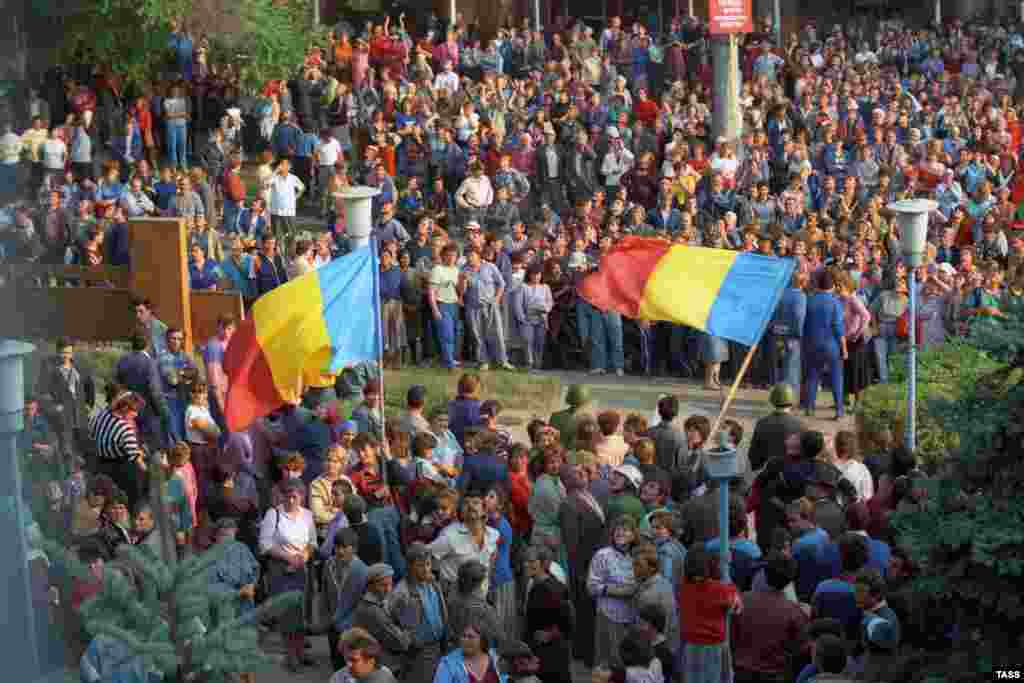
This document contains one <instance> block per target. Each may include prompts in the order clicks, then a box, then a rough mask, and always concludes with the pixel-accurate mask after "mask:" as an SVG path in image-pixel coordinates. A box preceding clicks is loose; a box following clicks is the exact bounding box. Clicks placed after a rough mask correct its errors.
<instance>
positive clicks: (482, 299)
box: [463, 261, 505, 308]
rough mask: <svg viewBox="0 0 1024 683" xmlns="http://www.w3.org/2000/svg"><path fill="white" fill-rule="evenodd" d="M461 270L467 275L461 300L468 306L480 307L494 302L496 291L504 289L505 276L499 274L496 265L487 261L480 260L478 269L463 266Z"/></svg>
mask: <svg viewBox="0 0 1024 683" xmlns="http://www.w3.org/2000/svg"><path fill="white" fill-rule="evenodd" d="M463 272H465V274H466V277H467V285H466V291H465V293H464V294H463V301H464V302H465V305H466V306H468V307H470V308H480V307H483V306H487V305H488V304H492V303H494V300H495V297H497V295H498V291H499V290H502V289H505V278H503V277H502V276H501V271H499V270H498V267H497V266H495V265H494V264H493V263H491V262H489V261H481V262H480V270H479V271H473V270H471V269H469V268H465V269H464V271H463Z"/></svg>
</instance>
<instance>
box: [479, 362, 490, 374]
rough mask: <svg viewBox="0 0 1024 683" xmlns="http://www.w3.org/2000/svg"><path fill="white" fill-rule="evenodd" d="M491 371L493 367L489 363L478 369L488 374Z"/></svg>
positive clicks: (482, 364) (481, 365)
mask: <svg viewBox="0 0 1024 683" xmlns="http://www.w3.org/2000/svg"><path fill="white" fill-rule="evenodd" d="M490 369H491V366H490V365H489V364H487V363H481V364H480V367H478V368H477V370H479V371H480V372H487V371H488V370H490Z"/></svg>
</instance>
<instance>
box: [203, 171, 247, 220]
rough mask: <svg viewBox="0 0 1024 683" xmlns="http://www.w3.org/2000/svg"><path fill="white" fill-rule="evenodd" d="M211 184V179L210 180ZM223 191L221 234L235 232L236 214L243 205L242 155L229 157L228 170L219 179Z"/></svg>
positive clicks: (244, 192)
mask: <svg viewBox="0 0 1024 683" xmlns="http://www.w3.org/2000/svg"><path fill="white" fill-rule="evenodd" d="M211 182H213V179H212V178H211ZM221 182H222V184H223V189H224V226H223V229H222V232H224V233H232V232H236V231H237V228H236V227H235V225H236V223H237V222H238V214H240V213H241V211H242V207H243V206H244V205H245V195H246V187H245V181H244V180H242V155H241V154H238V153H235V154H232V155H231V160H230V162H228V168H227V170H226V171H224V176H223V178H222V179H221Z"/></svg>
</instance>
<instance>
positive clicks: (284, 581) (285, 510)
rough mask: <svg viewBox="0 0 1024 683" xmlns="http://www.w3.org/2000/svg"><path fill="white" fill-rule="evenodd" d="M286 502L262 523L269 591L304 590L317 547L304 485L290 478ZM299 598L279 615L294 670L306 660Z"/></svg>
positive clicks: (285, 489)
mask: <svg viewBox="0 0 1024 683" xmlns="http://www.w3.org/2000/svg"><path fill="white" fill-rule="evenodd" d="M281 492H282V494H283V502H282V504H281V505H279V506H276V507H273V508H271V509H270V510H268V511H267V514H266V516H265V517H264V518H263V523H262V524H261V525H260V545H259V549H260V553H261V554H262V555H264V556H265V557H267V560H268V561H267V573H268V579H269V582H270V594H271V595H281V594H283V593H288V592H292V591H298V592H302V593H304V592H305V590H306V584H307V570H306V564H307V562H308V561H309V559H310V558H311V557H312V556H313V552H314V551H315V549H316V525H315V524H314V522H313V513H312V512H311V511H310V510H309V509H308V508H305V507H303V505H302V501H303V497H304V493H305V491H304V487H303V486H302V483H301V482H300V481H297V480H294V479H290V480H288V481H287V482H285V483H284V485H283V486H282V487H281ZM303 602H304V601H302V602H299V603H298V604H297V605H296V606H295V607H293V608H292V609H290V610H289V611H288V612H286V613H285V614H282V615H281V617H280V618H279V626H280V628H281V632H282V635H283V637H284V640H285V643H286V644H287V650H288V657H287V667H288V669H289V670H290V671H292V672H293V673H296V672H298V671H299V670H300V669H301V667H302V665H303V664H306V663H307V660H305V658H304V650H305V641H306V638H305V623H304V619H303V611H302V604H303Z"/></svg>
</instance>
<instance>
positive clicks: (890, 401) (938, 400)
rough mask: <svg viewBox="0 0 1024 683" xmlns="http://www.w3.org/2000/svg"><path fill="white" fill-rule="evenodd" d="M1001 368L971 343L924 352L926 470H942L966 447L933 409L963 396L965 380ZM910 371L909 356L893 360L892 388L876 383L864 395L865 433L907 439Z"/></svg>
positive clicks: (921, 438) (920, 385)
mask: <svg viewBox="0 0 1024 683" xmlns="http://www.w3.org/2000/svg"><path fill="white" fill-rule="evenodd" d="M1001 365H1002V364H1001V363H1000V362H999V361H998V360H997V359H995V358H993V357H992V356H991V355H990V354H989V353H988V352H986V351H985V350H983V349H981V348H979V347H978V346H976V345H974V344H972V343H968V342H967V341H960V340H952V341H950V342H949V343H947V344H944V345H942V346H937V347H933V348H932V349H929V350H927V351H919V352H918V354H917V397H918V401H917V406H916V408H917V410H916V418H917V447H918V455H919V456H920V458H921V461H922V465H923V466H924V467H925V469H927V470H928V471H934V470H936V469H937V468H938V467H939V466H940V465H941V464H942V462H943V461H944V460H945V459H946V456H947V454H949V453H950V452H951V451H953V450H955V449H956V448H957V447H958V446H959V443H960V434H959V433H958V432H957V431H956V430H952V429H949V427H948V426H947V425H946V424H945V423H944V422H943V421H942V420H941V419H940V418H939V416H938V415H937V414H936V413H935V411H934V410H933V409H932V408H933V405H938V406H940V407H941V406H943V405H946V404H947V403H948V402H950V401H952V400H953V399H954V398H955V397H957V396H959V394H960V383H961V381H962V378H963V377H980V376H982V375H986V374H989V373H991V372H994V371H996V370H998V369H999V368H1000V367H1001ZM906 371H907V362H906V355H905V354H898V355H893V356H892V357H890V363H889V380H890V381H889V383H888V384H875V385H873V386H871V387H869V388H868V389H867V390H866V391H865V392H864V397H863V398H864V400H863V401H861V402H860V403H859V404H858V407H857V420H858V424H859V428H860V429H861V430H862V431H867V432H872V431H875V429H876V428H877V427H879V426H886V427H889V428H890V429H891V430H892V433H893V435H894V436H895V437H896V438H897V439H901V438H902V435H903V431H904V426H905V424H906V422H905V421H906V413H907V400H906V396H907V385H906V381H907V378H906Z"/></svg>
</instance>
